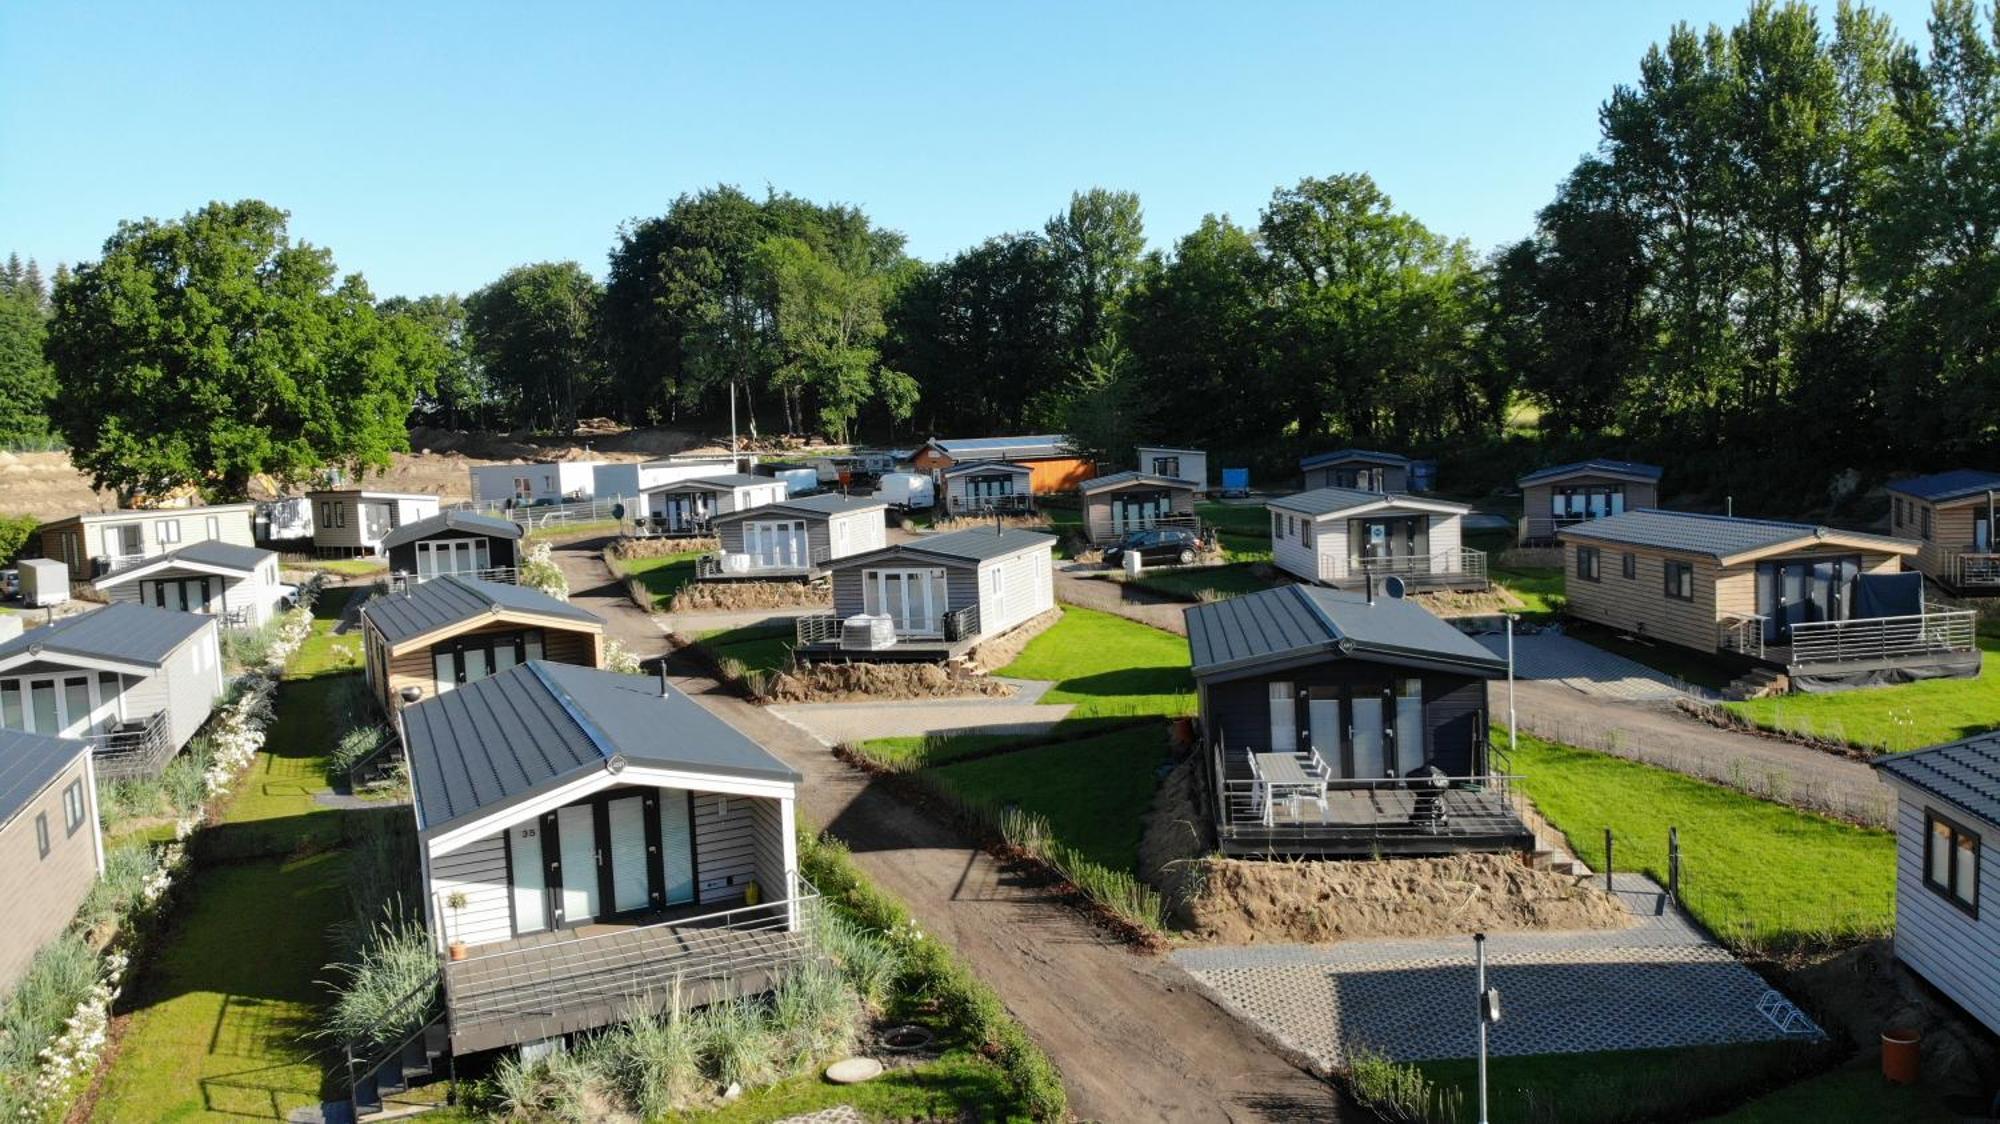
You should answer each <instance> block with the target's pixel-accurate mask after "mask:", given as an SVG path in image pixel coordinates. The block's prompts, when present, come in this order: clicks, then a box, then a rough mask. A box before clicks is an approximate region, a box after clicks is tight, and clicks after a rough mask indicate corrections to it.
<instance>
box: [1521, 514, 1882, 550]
mask: <svg viewBox="0 0 2000 1124" xmlns="http://www.w3.org/2000/svg"><path fill="white" fill-rule="evenodd" d="M1829 534H1839V535H1841V536H1843V537H1845V538H1849V539H1862V540H1868V541H1873V542H1878V543H1881V544H1882V545H1883V547H1884V548H1885V549H1896V548H1907V547H1908V545H1909V544H1908V543H1905V542H1902V541H1900V540H1897V539H1890V538H1884V537H1882V536H1880V535H1868V534H1863V533H1861V532H1858V531H1835V530H1834V529H1832V528H1830V527H1820V526H1815V525H1813V524H1811V523H1786V522H1781V521H1779V520H1775V519H1747V518H1743V517H1741V516H1730V515H1705V514H1701V513H1699V512H1693V511H1666V510H1662V509H1657V508H1642V509H1640V510H1637V511H1627V512H1624V513H1622V514H1619V515H1607V516H1605V517H1604V518H1602V519H1592V520H1590V521H1588V522H1584V523H1577V524H1574V525H1572V526H1568V527H1564V528H1563V529H1562V530H1561V531H1558V532H1557V536H1558V537H1559V538H1563V539H1577V540H1581V541H1585V542H1608V543H1618V544H1630V545H1632V546H1650V547H1655V548H1657V549H1660V550H1673V551H1682V552H1686V553H1689V554H1705V555H1708V556H1710V557H1713V558H1727V557H1730V556H1732V555H1737V554H1742V553H1744V552H1745V551H1752V550H1763V549H1766V548H1769V547H1774V546H1781V545H1783V544H1785V543H1789V542H1796V541H1798V540H1800V539H1809V538H1817V537H1821V536H1823V535H1829Z"/></svg>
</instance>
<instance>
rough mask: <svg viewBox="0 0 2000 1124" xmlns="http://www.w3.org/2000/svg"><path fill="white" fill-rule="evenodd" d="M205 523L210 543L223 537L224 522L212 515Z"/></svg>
mask: <svg viewBox="0 0 2000 1124" xmlns="http://www.w3.org/2000/svg"><path fill="white" fill-rule="evenodd" d="M204 523H205V525H206V527H207V529H208V539H209V541H210V542H214V541H215V540H216V539H219V538H221V537H222V520H220V519H217V518H216V517H215V516H213V515H211V516H209V517H208V518H207V519H206V520H204Z"/></svg>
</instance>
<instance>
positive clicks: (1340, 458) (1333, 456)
mask: <svg viewBox="0 0 2000 1124" xmlns="http://www.w3.org/2000/svg"><path fill="white" fill-rule="evenodd" d="M1347 461H1361V462H1364V463H1367V464H1388V465H1396V464H1400V465H1408V464H1409V463H1410V458H1408V457H1406V456H1403V455H1402V454H1401V453H1381V452H1376V451H1375V450H1373V449H1335V450H1334V451H1332V452H1330V453H1314V454H1313V455H1312V456H1309V457H1302V458H1300V460H1299V467H1300V468H1318V467H1320V466H1321V465H1328V464H1343V463H1345V462H1347Z"/></svg>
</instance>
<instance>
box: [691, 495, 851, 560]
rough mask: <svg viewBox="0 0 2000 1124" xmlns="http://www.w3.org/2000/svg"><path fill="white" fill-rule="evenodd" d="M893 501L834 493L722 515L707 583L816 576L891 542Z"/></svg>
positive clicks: (715, 520) (716, 523)
mask: <svg viewBox="0 0 2000 1124" xmlns="http://www.w3.org/2000/svg"><path fill="white" fill-rule="evenodd" d="M888 510H889V505H888V504H887V503H886V502H884V501H882V500H879V499H876V498H874V497H872V496H843V495H840V494H838V493H833V492H828V493H825V494H822V495H817V496H801V497H799V498H797V499H789V500H785V501H783V502H782V503H767V504H764V505H763V506H761V507H752V508H746V509H745V510H742V511H731V512H725V513H722V514H718V515H716V516H714V517H713V519H712V520H711V522H712V523H713V524H714V526H715V537H716V538H717V539H719V540H720V541H721V543H722V549H721V550H718V551H716V552H715V553H713V554H708V555H703V556H702V557H701V558H700V559H699V560H698V561H697V563H696V566H695V576H696V577H697V578H698V579H700V580H702V581H716V580H731V579H746V578H749V579H755V578H816V577H818V576H820V574H822V573H824V572H825V568H826V564H827V563H829V562H831V561H833V560H835V559H837V558H846V557H847V556H848V555H851V554H860V553H862V552H864V551H869V550H880V549H881V548H882V547H884V546H886V545H888V541H889V527H888V522H887V518H886V515H885V513H886V512H887V511H888Z"/></svg>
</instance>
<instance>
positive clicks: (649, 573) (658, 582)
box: [615, 550, 707, 609]
mask: <svg viewBox="0 0 2000 1124" xmlns="http://www.w3.org/2000/svg"><path fill="white" fill-rule="evenodd" d="M705 553H707V551H701V550H687V551H682V552H681V553H679V554H662V555H660V556H659V557H657V558H621V559H619V560H618V561H617V562H616V563H615V565H616V566H617V568H618V572H619V574H621V575H626V574H629V575H631V576H632V577H635V578H638V579H639V580H640V581H641V582H643V583H645V586H646V589H647V591H648V592H650V593H651V594H652V595H653V607H654V608H662V609H663V608H665V607H666V604H667V602H669V601H671V600H673V597H674V594H675V593H677V592H679V591H680V588H681V587H682V586H684V585H686V584H688V583H689V582H691V581H693V580H694V560H695V559H697V558H699V557H701V556H702V555H703V554H705Z"/></svg>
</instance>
